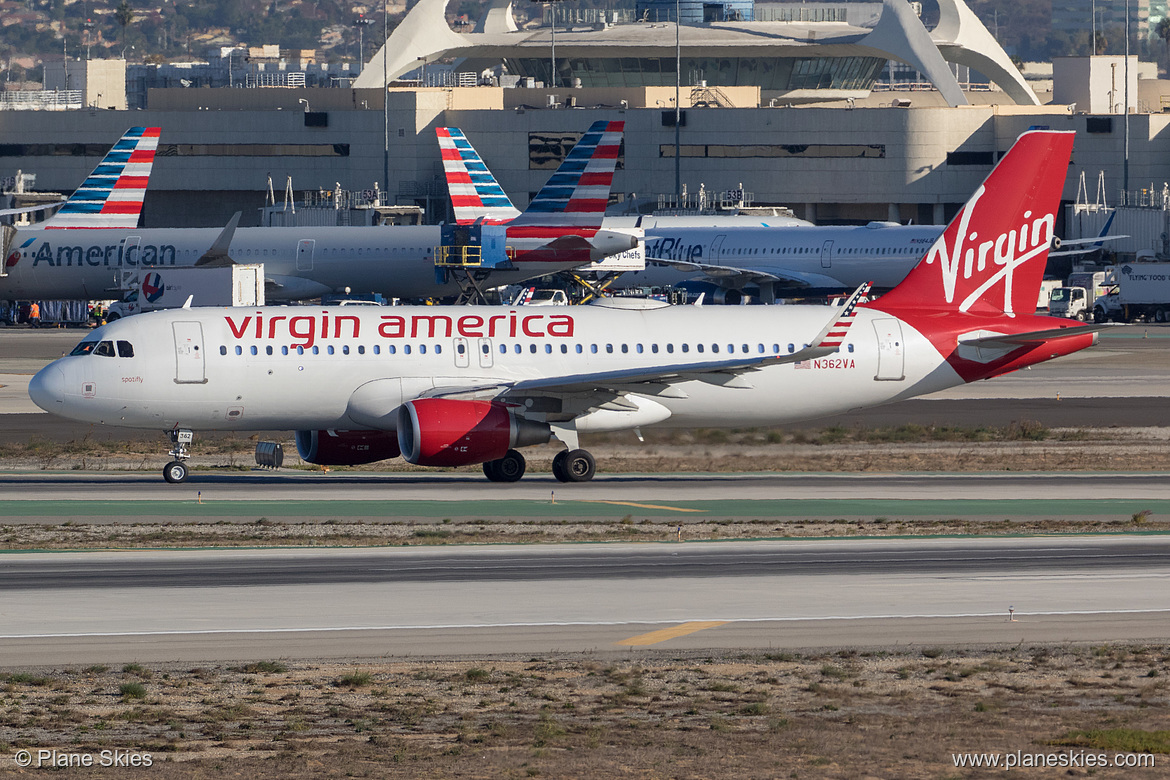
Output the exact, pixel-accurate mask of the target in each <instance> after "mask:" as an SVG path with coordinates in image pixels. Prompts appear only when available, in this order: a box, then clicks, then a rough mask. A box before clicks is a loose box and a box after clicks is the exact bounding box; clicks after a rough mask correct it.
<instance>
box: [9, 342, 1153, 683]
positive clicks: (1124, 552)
mask: <svg viewBox="0 0 1170 780" xmlns="http://www.w3.org/2000/svg"><path fill="white" fill-rule="evenodd" d="M26 333H27V335H26ZM82 335H83V334H82V333H81V332H80V331H70V332H60V333H58V332H39V333H28V332H21V331H0V385H5V384H6V385H7V387H0V415H4V416H3V417H0V443H3V442H4V441H20V442H26V441H28V440H29V437H30V436H32V435H38V436H42V437H44V438H46V439H49V440H50V441H68V440H70V439H74V438H80V437H81V436H83V435H85V434H87V433H90V432H96V434H95V435H97V436H99V437H102V439H101V440H109V441H117V440H119V439H120V438H121V437H122V436H131V435H132V436H134V437H138V438H143V439H145V438H157V436H158V434H157V433H155V432H133V433H130V432H125V431H120V430H119V429H92V431H91V427H90V426H79V425H77V424H75V423H69V422H66V421H60V420H56V419H55V418H51V417H50V416H49V415H45V414H43V413H39V412H36V411H33V410H30V409H28V408H27V406H23V405H22V404H27V401H26V400H24V399H22V397H21V394H22V393H23V392H24V390H23V388H22V387H21V382H24V383H25V384H27V379H28V377H29V376H30V375H31V373H32V372H33V371H35V370H36V369H37V368H38V367H39V366H40V365H43V364H44V363H46V362H48V360H50V359H52V358H54V357H56V356H57V355H58V354H60V352H62V351H66V350H67V349H69V348H71V346H72V345H73V344H74V343H76V342H77V341H79V340H80V338H81V336H82ZM1167 337H1170V329H1168V328H1165V327H1157V326H1149V327H1145V326H1138V327H1137V328H1123V329H1118V330H1116V331H1114V332H1111V333H1109V334H1106V336H1105V338H1104V339H1103V343H1102V346H1101V347H1098V348H1097V349H1095V350H1092V351H1090V352H1086V353H1080V355H1079V356H1076V357H1074V358H1071V359H1066V360H1062V361H1056V362H1054V363H1051V364H1045V365H1044V366H1040V367H1037V368H1035V369H1033V370H1032V371H1025V372H1019V373H1018V374H1015V375H1012V376H1010V377H1005V378H1002V379H999V380H993V381H992V382H983V383H978V384H976V385H971V386H967V387H964V388H957V389H955V390H952V391H948V392H947V393H945V394H940V395H939V397H934V398H930V399H922V400H916V401H910V402H905V403H903V404H897V405H891V406H889V407H885V408H883V409H880V410H871V411H867V412H864V413H857V414H854V415H842V416H840V417H837V418H832V419H830V420H827V421H824V422H818V423H814V425H822V424H853V423H864V424H869V425H897V424H902V423H903V422H920V423H924V422H945V423H948V424H960V425H962V424H993V425H1003V424H1006V423H1007V422H1011V421H1013V420H1019V419H1037V420H1039V421H1041V422H1042V423H1044V424H1046V425H1049V426H1053V427H1079V426H1083V425H1105V426H1107V425H1124V426H1134V425H1142V426H1150V425H1165V426H1167V427H1170V410H1168V409H1167V407H1170V404H1167V403H1166V401H1165V398H1166V395H1167V388H1168V387H1170V382H1168V381H1167V380H1170V349H1168V348H1170V341H1167V340H1166V339H1167ZM533 476H534V477H535V478H532V479H526V480H524V481H523V482H521V483H519V484H517V485H507V486H503V485H493V484H490V483H486V482H484V481H483V480H482V479H478V478H474V477H468V476H466V475H445V474H437V473H435V474H427V475H425V477H424V476H422V475H393V476H388V475H380V474H344V475H337V474H329V475H322V474H311V473H305V472H281V473H278V474H267V473H241V474H200V475H199V476H198V483H196V482H192V483H189V484H186V485H183V486H170V485H166V484H165V483H163V482H162V481H161V480H160V479H159V478H158V475H157V474H155V473H153V472H151V473H148V474H137V473H132V474H113V475H110V474H100V473H88V472H81V473H70V474H43V473H40V472H35V473H26V474H7V475H0V493H2V494H3V495H4V496H5V499H6V500H5V502H2V503H0V524H12V523H14V522H18V521H25V522H52V521H56V522H59V521H60V520H61V519H62V518H71V517H75V516H77V517H84V518H85V519H87V520H89V521H91V522H121V521H124V520H135V521H137V520H145V519H150V520H156V519H159V518H162V517H166V518H172V519H174V520H176V521H179V522H192V521H206V522H218V521H222V520H225V519H227V520H229V521H239V522H254V521H255V518H256V517H257V516H260V515H263V516H268V517H277V518H279V517H303V518H310V517H313V516H314V514H315V513H316V514H317V515H318V516H324V514H329V515H330V516H331V517H374V518H387V519H389V518H393V519H396V520H403V519H407V518H412V517H419V518H428V519H430V520H431V521H432V522H438V521H439V520H440V518H441V516H443V515H446V516H455V517H460V518H468V517H482V516H490V517H500V518H503V517H509V518H525V517H540V518H542V519H551V520H555V519H557V518H566V517H607V518H609V519H613V518H614V517H617V516H620V515H625V514H630V515H636V516H638V517H642V516H646V517H662V516H667V517H671V518H673V519H675V520H677V521H679V522H684V521H687V520H697V519H710V518H712V517H719V516H736V517H748V518H751V517H758V518H783V517H798V516H806V517H811V516H827V517H845V516H869V517H873V516H878V515H882V516H887V515H888V516H900V515H913V514H915V513H916V512H927V513H934V514H935V515H936V516H938V515H939V513H940V511H941V510H940V507H945V508H946V514H945V515H944V516H947V517H962V516H990V517H999V518H1002V517H1004V516H1005V515H1004V512H1005V509H1007V508H1010V510H1011V511H1015V512H1019V513H1023V514H1028V515H1029V516H1041V517H1060V516H1070V515H1075V514H1077V513H1078V512H1079V513H1080V515H1081V516H1090V517H1101V518H1105V519H1114V520H1116V519H1125V518H1127V517H1128V515H1129V514H1130V513H1132V512H1136V511H1140V510H1141V509H1152V510H1153V511H1155V512H1156V513H1159V514H1162V513H1165V512H1170V487H1168V486H1170V478H1168V477H1167V475H1163V474H1080V473H1078V474H1075V475H1062V474H1045V475H1029V474H973V475H936V474H915V475H897V474H895V475H890V474H875V475H857V474H814V475H807V474H784V475H775V474H767V475H666V476H641V475H602V476H599V477H598V479H597V480H596V481H594V482H592V483H588V484H584V485H572V486H569V485H561V484H560V483H556V482H555V481H553V480H552V479H551V477H547V478H545V477H542V476H541V475H533ZM453 488H458V489H457V490H455V489H453ZM554 491H555V495H556V498H557V501H556V503H555V504H554V503H553V502H552V498H553V496H552V494H553V492H554ZM456 499H457V500H456ZM200 502H202V503H200ZM282 513H283V514H282ZM323 513H324V514H323ZM1167 546H1168V542H1167V540H1166V539H1165V538H1163V537H1157V536H1152V537H1114V536H1110V537H1105V538H1101V537H1091V538H1080V537H1061V538H1056V539H1050V538H1044V539H1010V540H981V539H964V540H962V541H961V542H956V541H953V540H941V539H939V540H916V541H908V540H877V541H874V540H870V541H845V542H771V541H768V542H755V543H752V544H750V545H741V544H739V543H721V544H706V545H701V544H695V543H684V544H648V545H641V546H638V547H626V546H620V545H607V546H604V547H601V546H598V547H589V548H582V547H580V546H574V547H572V548H557V547H549V546H540V547H533V548H517V547H505V546H501V547H498V548H483V547H473V548H458V549H456V548H446V547H435V548H429V549H427V550H418V549H417V548H407V549H401V550H400V549H378V550H362V551H345V550H319V549H313V550H301V551H287V550H284V551H226V552H208V551H188V552H177V551H176V552H167V553H159V552H146V551H137V552H121V553H56V554H13V553H9V554H5V555H4V566H3V567H0V588H3V592H4V594H5V598H4V599H3V601H2V602H0V665H2V666H31V665H54V664H72V663H119V662H126V661H131V660H138V661H218V660H236V659H257V658H359V657H379V656H385V655H396V656H397V655H412V654H418V655H466V656H482V655H485V654H492V653H537V652H551V651H556V650H584V651H593V652H598V653H638V652H643V651H644V649H645V648H656V649H665V650H681V649H699V648H710V649H720V648H726V649H732V648H755V649H766V648H780V647H784V648H799V647H837V646H872V647H883V646H905V645H908V644H925V645H931V644H971V643H974V644H988V643H1004V642H1010V643H1013V644H1015V643H1018V642H1036V643H1039V642H1063V641H1094V642H1112V641H1146V640H1151V641H1152V640H1164V639H1165V638H1166V637H1167V636H1170V612H1167V611H1166V610H1167V609H1170V607H1168V606H1167V605H1166V604H1165V599H1164V597H1163V594H1164V593H1165V592H1166V590H1165V588H1166V584H1167V582H1166V580H1167V577H1168V576H1170V554H1168V551H1167ZM1009 605H1011V606H1014V607H1015V608H1016V620H1014V621H1009V620H1008V618H1007V608H1008V606H1009ZM663 628H669V629H671V630H670V631H669V632H667V634H664V635H659V634H655V633H654V632H655V631H656V630H658V629H663ZM667 635H669V638H665V639H661V640H660V639H656V638H655V637H658V636H667Z"/></svg>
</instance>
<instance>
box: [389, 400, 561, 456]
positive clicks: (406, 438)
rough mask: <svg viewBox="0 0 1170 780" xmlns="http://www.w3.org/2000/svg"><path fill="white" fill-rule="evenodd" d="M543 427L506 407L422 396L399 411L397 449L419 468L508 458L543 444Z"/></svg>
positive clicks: (548, 433) (545, 434) (546, 430)
mask: <svg viewBox="0 0 1170 780" xmlns="http://www.w3.org/2000/svg"><path fill="white" fill-rule="evenodd" d="M551 436H552V431H551V430H550V429H549V427H548V425H546V424H544V423H537V422H532V421H531V420H525V419H522V418H520V417H517V416H516V414H515V413H514V412H513V411H512V410H511V409H509V408H508V407H506V406H504V405H503V404H498V403H492V402H491V401H458V400H452V399H448V398H419V399H416V400H414V401H407V402H406V403H404V404H403V405H402V407H401V408H400V409H399V410H398V447H399V449H401V450H402V457H403V458H405V459H406V460H407V461H408V462H410V463H414V464H415V465H418V466H466V465H468V464H471V463H486V462H487V461H489V460H496V459H497V458H502V457H504V453H506V452H507V451H508V450H509V449H512V448H513V447H526V446H528V445H530V444H544V443H545V442H547V441H548V440H549V438H550V437H551Z"/></svg>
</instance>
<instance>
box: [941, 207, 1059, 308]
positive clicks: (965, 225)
mask: <svg viewBox="0 0 1170 780" xmlns="http://www.w3.org/2000/svg"><path fill="white" fill-rule="evenodd" d="M986 192H987V188H986V187H985V186H984V185H980V186H979V189H978V190H976V191H975V194H974V195H973V196H972V197H971V200H969V201H967V204H966V205H965V206H964V207H963V213H962V214H961V215H960V216H959V224H958V230H956V231H955V233H954V236H953V237H952V239H951V243H950V245H949V246H948V245H947V239H948V237H949V235H950V233H951V231H949V230H948V231H946V232H945V233H943V235H941V236H939V239H938V240H937V241H935V243H934V244H933V245H932V246H931V247H930V251H928V252H927V253H926V264H927V265H933V264H934V262H935V261H938V264H939V271H940V273H941V274H942V283H943V294H944V296H945V297H946V302H947V303H954V300H955V283H956V282H957V281H958V279H959V272H960V270H961V271H962V274H963V279H971V278H972V277H975V276H977V277H979V278H983V276H984V274H985V273H986V271H987V266H988V263H991V264H993V265H996V266H999V270H998V271H996V272H995V273H993V274H992V275H991V276H989V277H987V278H986V279H984V280H983V283H982V284H980V285H979V286H978V287H976V288H975V289H974V290H973V291H972V292H971V294H970V295H968V296H967V297H966V298H964V299H963V302H962V303H960V304H959V311H967V310H969V309H970V308H971V306H972V304H974V303H975V302H976V301H978V300H979V299H980V298H982V297H983V295H984V293H986V292H987V291H988V290H990V289H991V288H992V287H994V286H995V285H996V284H998V283H999V282H1000V281H1002V282H1003V307H1002V311H1003V312H1004V313H1005V314H1012V313H1013V309H1012V282H1013V281H1014V279H1015V272H1016V269H1017V268H1019V267H1020V266H1022V265H1024V263H1027V262H1028V261H1029V260H1031V259H1032V258H1034V257H1037V256H1040V255H1045V256H1046V254H1047V251H1048V248H1049V247H1050V246H1051V245H1052V238H1053V236H1054V235H1056V215H1055V214H1053V213H1048V214H1045V215H1044V216H1042V217H1038V218H1036V219H1031V217H1032V212H1031V211H1025V212H1024V214H1023V218H1024V224H1022V225H1020V226H1019V228H1018V229H1013V230H1009V231H1007V232H1004V233H1000V234H999V235H997V236H996V237H995V238H992V239H989V240H984V241H980V240H979V239H980V235H979V233H978V231H975V230H971V222H972V220H973V219H974V217H975V214H976V211H977V209H978V207H979V200H980V199H981V198H982V197H983V195H984V194H985V193H986ZM989 208H990V207H989ZM1030 219H1031V222H1029V221H1028V220H1030Z"/></svg>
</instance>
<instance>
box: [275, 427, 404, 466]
mask: <svg viewBox="0 0 1170 780" xmlns="http://www.w3.org/2000/svg"><path fill="white" fill-rule="evenodd" d="M296 438H297V452H298V453H299V454H300V456H301V460H303V461H305V462H306V463H315V464H317V465H318V466H357V465H360V464H362V463H375V462H377V461H379V460H389V459H390V458H397V457H398V454H399V453H398V437H397V436H396V435H395V434H394V432H393V431H297V432H296Z"/></svg>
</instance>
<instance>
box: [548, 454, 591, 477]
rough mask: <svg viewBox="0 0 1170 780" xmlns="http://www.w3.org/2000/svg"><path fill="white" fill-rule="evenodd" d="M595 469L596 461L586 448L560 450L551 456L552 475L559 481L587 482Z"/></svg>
mask: <svg viewBox="0 0 1170 780" xmlns="http://www.w3.org/2000/svg"><path fill="white" fill-rule="evenodd" d="M596 471H597V462H596V461H595V460H593V456H592V455H590V454H589V452H588V451H587V450H581V449H575V450H561V451H560V452H558V453H557V455H556V457H555V458H553V462H552V472H553V476H554V477H556V478H557V480H559V481H561V482H588V481H589V480H591V479H593V475H594V473H596Z"/></svg>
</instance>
